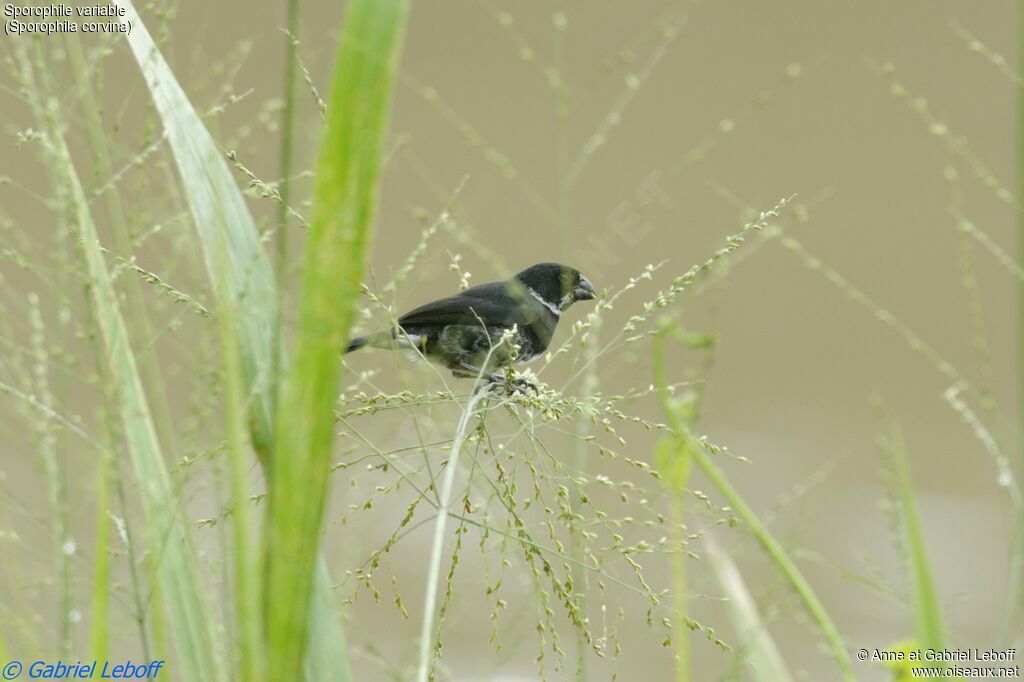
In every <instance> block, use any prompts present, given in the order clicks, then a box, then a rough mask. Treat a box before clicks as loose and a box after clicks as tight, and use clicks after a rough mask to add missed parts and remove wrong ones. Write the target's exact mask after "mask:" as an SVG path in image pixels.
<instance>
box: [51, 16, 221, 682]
mask: <svg viewBox="0 0 1024 682" xmlns="http://www.w3.org/2000/svg"><path fill="white" fill-rule="evenodd" d="M136 30H138V27H137V28H136ZM55 106H56V100H55V99H54V98H49V108H48V110H47V112H46V114H47V120H46V121H45V123H46V124H47V131H48V135H47V139H46V144H47V146H48V149H49V151H50V153H51V155H52V157H53V163H54V166H55V169H56V170H57V171H58V172H59V173H60V174H61V176H62V177H63V179H64V181H65V182H66V186H67V187H68V190H69V195H70V197H71V204H72V206H73V207H74V210H75V213H74V222H75V224H76V225H77V228H78V231H79V237H80V241H81V246H82V250H83V256H84V259H85V263H86V270H87V273H88V280H89V284H90V291H91V293H92V295H93V305H94V307H95V311H96V319H97V321H98V323H99V328H100V332H101V336H102V337H103V340H104V345H105V347H106V351H107V357H108V358H109V364H110V368H111V378H112V380H113V383H114V385H115V387H116V393H117V395H118V398H119V403H120V413H121V418H122V421H123V428H124V437H125V440H126V442H127V443H128V445H129V450H130V451H131V453H132V459H133V462H134V464H135V468H136V472H137V478H138V483H139V492H140V495H141V497H142V502H143V507H144V510H145V512H146V523H147V528H148V531H149V533H148V534H149V540H150V543H151V546H152V547H153V548H154V553H153V554H151V557H152V558H153V560H154V561H155V562H156V566H155V574H156V576H157V578H158V582H159V585H160V587H161V589H162V591H163V593H164V594H165V595H166V597H167V600H168V605H169V611H170V615H171V618H170V620H171V628H172V629H173V631H174V636H175V642H176V644H177V654H178V657H179V660H180V662H181V665H182V668H183V670H184V671H185V674H186V675H187V676H188V677H189V678H190V679H208V680H222V679H226V678H227V675H226V674H225V671H224V670H223V668H222V667H221V666H220V664H219V662H218V657H217V654H216V653H215V652H218V651H220V647H219V643H218V638H217V636H216V627H215V626H214V625H213V623H212V619H211V616H210V612H209V607H208V604H209V603H210V602H209V600H208V599H207V598H206V596H205V595H204V594H203V590H202V585H201V582H200V580H199V571H198V567H197V566H196V564H195V557H196V553H195V550H194V549H193V548H192V547H191V539H190V534H189V532H188V526H187V524H186V523H185V522H184V519H183V518H182V516H183V515H182V513H181V510H180V509H179V508H178V504H179V502H178V499H177V498H176V497H175V495H174V491H173V489H172V487H171V484H170V477H169V475H168V472H167V469H166V467H165V466H164V460H163V454H162V452H161V448H160V444H159V441H158V440H157V436H156V430H155V428H154V426H153V421H152V418H151V416H150V411H149V405H148V403H147V401H146V398H145V395H144V393H143V390H142V383H141V380H140V378H139V373H138V369H137V366H136V364H135V358H134V355H133V353H132V350H131V345H130V343H129V340H128V332H127V329H126V326H125V323H124V319H123V318H122V316H121V312H120V308H119V306H118V302H117V295H116V293H115V291H114V288H113V284H112V281H111V277H110V272H109V271H108V270H107V265H106V261H105V260H104V256H103V252H102V249H101V247H100V244H99V238H98V235H97V233H96V227H95V225H94V223H93V220H92V215H91V213H90V211H89V205H88V200H87V198H86V196H85V193H84V191H83V189H82V185H81V182H80V181H79V178H78V174H77V172H76V171H75V168H74V164H73V163H72V161H71V155H70V153H69V151H68V148H67V145H66V143H65V141H64V139H63V137H62V136H61V134H60V130H61V127H60V125H59V123H58V122H59V121H60V117H59V114H58V112H57V111H55V109H54V107H55ZM157 550H158V551H157Z"/></svg>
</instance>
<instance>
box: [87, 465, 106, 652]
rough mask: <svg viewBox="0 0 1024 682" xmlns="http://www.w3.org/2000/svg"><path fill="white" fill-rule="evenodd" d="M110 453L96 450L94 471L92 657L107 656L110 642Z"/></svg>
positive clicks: (90, 640)
mask: <svg viewBox="0 0 1024 682" xmlns="http://www.w3.org/2000/svg"><path fill="white" fill-rule="evenodd" d="M110 468H111V467H110V455H109V454H108V453H106V452H104V453H101V454H100V466H99V468H98V470H97V475H96V539H95V541H94V543H93V546H94V547H95V548H96V550H95V551H96V556H95V557H94V558H93V563H92V599H91V602H90V608H89V613H90V615H91V618H92V621H91V624H90V627H89V657H90V658H91V659H92V660H94V661H99V660H103V659H106V658H107V653H108V651H109V645H110V629H109V628H110V626H109V622H108V614H109V610H110V609H109V606H110V593H109V588H110V550H109V545H110Z"/></svg>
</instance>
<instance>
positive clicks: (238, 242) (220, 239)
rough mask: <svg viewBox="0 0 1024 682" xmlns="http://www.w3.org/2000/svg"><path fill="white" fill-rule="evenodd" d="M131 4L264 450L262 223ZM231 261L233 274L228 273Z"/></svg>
mask: <svg viewBox="0 0 1024 682" xmlns="http://www.w3.org/2000/svg"><path fill="white" fill-rule="evenodd" d="M116 2H117V4H118V5H120V6H121V7H123V8H125V11H126V19H127V20H128V21H130V22H131V24H132V26H133V29H132V31H131V33H129V34H128V44H129V45H130V46H131V49H132V53H133V54H134V55H135V59H136V61H138V63H139V68H140V69H141V70H142V75H143V76H144V77H145V79H146V85H147V86H148V87H149V91H150V94H151V95H152V97H153V102H154V104H156V108H157V111H158V112H159V113H160V118H161V119H162V120H163V124H164V127H165V128H166V130H167V136H168V140H169V143H170V148H171V152H172V153H173V154H174V159H175V162H176V163H177V165H178V170H179V171H180V173H181V181H182V185H183V186H184V189H185V198H186V199H187V201H188V205H189V210H190V212H191V213H192V219H193V222H194V223H195V226H196V230H197V231H198V232H199V237H200V240H201V242H202V245H203V258H204V261H205V263H206V269H207V272H208V275H209V278H210V283H211V286H212V287H213V289H214V292H215V294H216V298H217V301H218V303H220V304H222V303H223V302H224V301H231V302H232V303H231V305H232V306H233V307H234V309H235V310H236V311H237V315H236V318H237V320H238V327H239V329H238V333H237V335H236V337H237V339H238V343H239V344H240V345H241V357H242V365H243V369H244V372H245V378H246V384H247V386H248V387H249V391H250V394H251V401H250V404H251V407H250V410H251V414H250V420H251V421H250V424H251V429H252V440H253V445H254V446H255V447H256V449H257V452H266V447H267V445H269V443H270V442H271V437H270V432H271V421H272V417H273V414H274V401H273V399H274V395H275V393H274V385H275V384H274V382H275V376H274V375H275V373H276V369H277V352H278V351H277V348H278V339H277V328H278V308H277V287H276V285H275V283H274V274H273V270H272V269H271V266H270V260H269V258H268V257H267V254H266V252H265V251H264V250H263V246H262V245H261V244H260V241H259V234H258V232H257V230H256V223H255V222H254V221H253V219H252V215H251V214H250V213H249V209H248V207H247V206H246V205H245V199H244V198H243V196H242V193H241V192H240V191H239V189H238V185H237V184H236V183H235V180H234V178H233V177H232V175H231V169H230V168H229V167H228V164H227V161H225V159H224V155H223V154H222V153H221V152H220V150H219V149H218V148H217V145H216V144H215V143H214V141H213V138H212V137H211V136H210V133H209V132H208V131H207V130H206V126H204V125H203V123H202V121H201V120H200V119H199V116H197V115H196V112H195V109H194V108H193V107H192V104H191V103H190V102H189V100H188V97H187V96H186V95H185V92H184V90H182V88H181V85H179V84H178V81H177V79H176V78H175V77H174V73H173V72H172V71H171V69H170V67H169V66H168V65H167V62H166V61H165V60H164V58H163V56H162V55H161V54H160V51H159V50H158V49H157V47H156V45H155V44H154V43H153V39H152V38H151V37H150V35H149V31H147V30H146V26H145V24H143V23H142V20H141V19H140V18H139V16H138V14H137V13H136V11H135V8H134V7H133V6H132V3H131V1H130V0H116ZM224 264H228V268H227V272H224V273H223V274H222V270H223V269H224Z"/></svg>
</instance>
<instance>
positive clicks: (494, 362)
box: [345, 263, 597, 382]
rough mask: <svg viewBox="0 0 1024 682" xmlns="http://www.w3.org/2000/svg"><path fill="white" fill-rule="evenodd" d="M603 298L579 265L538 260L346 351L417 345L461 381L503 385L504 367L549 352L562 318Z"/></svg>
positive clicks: (437, 304)
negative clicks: (507, 337) (579, 303)
mask: <svg viewBox="0 0 1024 682" xmlns="http://www.w3.org/2000/svg"><path fill="white" fill-rule="evenodd" d="M596 295H597V294H596V292H595V291H594V286H593V285H592V284H591V283H590V282H589V281H588V280H587V278H586V277H584V276H583V275H581V274H580V273H579V271H578V270H576V269H575V268H570V267H568V266H566V265H559V264H558V263H538V264H537V265H534V266H531V267H529V268H526V269H525V270H523V271H522V272H520V273H519V274H518V275H516V276H515V277H513V278H511V279H509V280H506V281H504V282H491V283H489V284H480V285H478V286H475V287H471V288H469V289H466V290H465V291H462V292H460V293H458V294H455V295H454V296H449V297H448V298H442V299H440V300H437V301H433V302H432V303H427V304H426V305H422V306H420V307H419V308H416V309H415V310H413V311H412V312H408V313H406V314H405V315H402V316H401V317H400V318H398V328H397V329H394V330H392V331H384V332H378V333H376V334H369V335H367V336H360V337H357V338H354V339H352V341H350V342H349V344H348V348H346V350H345V352H346V353H351V352H352V351H354V350H358V349H360V348H362V347H363V346H372V347H374V348H388V349H396V348H406V349H411V348H415V349H417V350H418V351H419V352H421V353H422V354H423V355H425V356H426V357H427V358H428V359H430V360H432V361H434V362H436V363H438V364H440V365H442V366H444V367H447V368H448V369H450V370H452V374H454V375H455V376H457V377H463V378H467V377H477V376H482V377H484V378H486V379H488V380H489V381H492V382H500V381H502V380H503V377H502V376H501V374H499V373H497V372H496V370H499V369H501V368H503V367H506V366H508V365H509V364H510V363H511V362H512V361H513V360H514V361H516V362H524V363H525V362H529V361H531V360H533V359H535V358H536V357H537V356H539V355H541V354H543V353H544V351H546V350H547V348H548V344H549V343H551V337H552V336H553V335H554V333H555V327H556V326H557V325H558V320H559V319H560V318H561V317H562V313H563V312H564V311H565V310H566V309H567V308H568V307H569V306H571V305H572V304H573V303H575V302H576V301H589V300H591V299H593V298H595V297H596ZM513 327H515V330H516V331H515V334H514V335H513V336H512V337H511V341H512V343H513V344H514V345H515V346H518V353H516V352H515V351H514V350H513V348H512V346H511V344H509V343H501V339H502V336H503V335H504V333H505V332H506V331H508V330H510V329H512V328H513Z"/></svg>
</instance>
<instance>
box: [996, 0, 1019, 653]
mask: <svg viewBox="0 0 1024 682" xmlns="http://www.w3.org/2000/svg"><path fill="white" fill-rule="evenodd" d="M1017 22H1018V27H1017V59H1018V60H1019V69H1018V73H1021V74H1024V0H1021V1H1020V2H1018V3H1017ZM1017 202H1018V203H1017V205H1018V209H1017V256H1018V257H1017V262H1018V263H1024V82H1018V85H1017ZM1017 352H1018V355H1017V364H1018V367H1017V381H1018V387H1017V409H1018V410H1019V411H1020V413H1019V415H1018V418H1019V419H1020V423H1019V424H1018V432H1022V433H1024V280H1022V281H1021V282H1020V283H1019V284H1018V288H1017ZM1021 461H1022V463H1024V438H1021ZM1022 469H1024V466H1022ZM1010 567H1011V570H1010V580H1011V584H1010V589H1009V591H1008V595H1007V596H1008V599H1007V604H1006V611H1005V618H1004V624H1003V627H1002V633H1003V636H1002V637H1001V640H1002V641H1003V643H1004V644H1006V643H1009V642H1010V641H1011V640H1012V639H1013V638H1014V636H1015V635H1016V634H1017V631H1018V629H1019V627H1020V619H1019V618H1018V614H1020V613H1021V612H1022V611H1024V604H1022V600H1024V508H1022V509H1021V510H1020V513H1019V514H1018V515H1017V532H1016V533H1015V534H1014V541H1013V549H1012V553H1011V557H1010Z"/></svg>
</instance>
